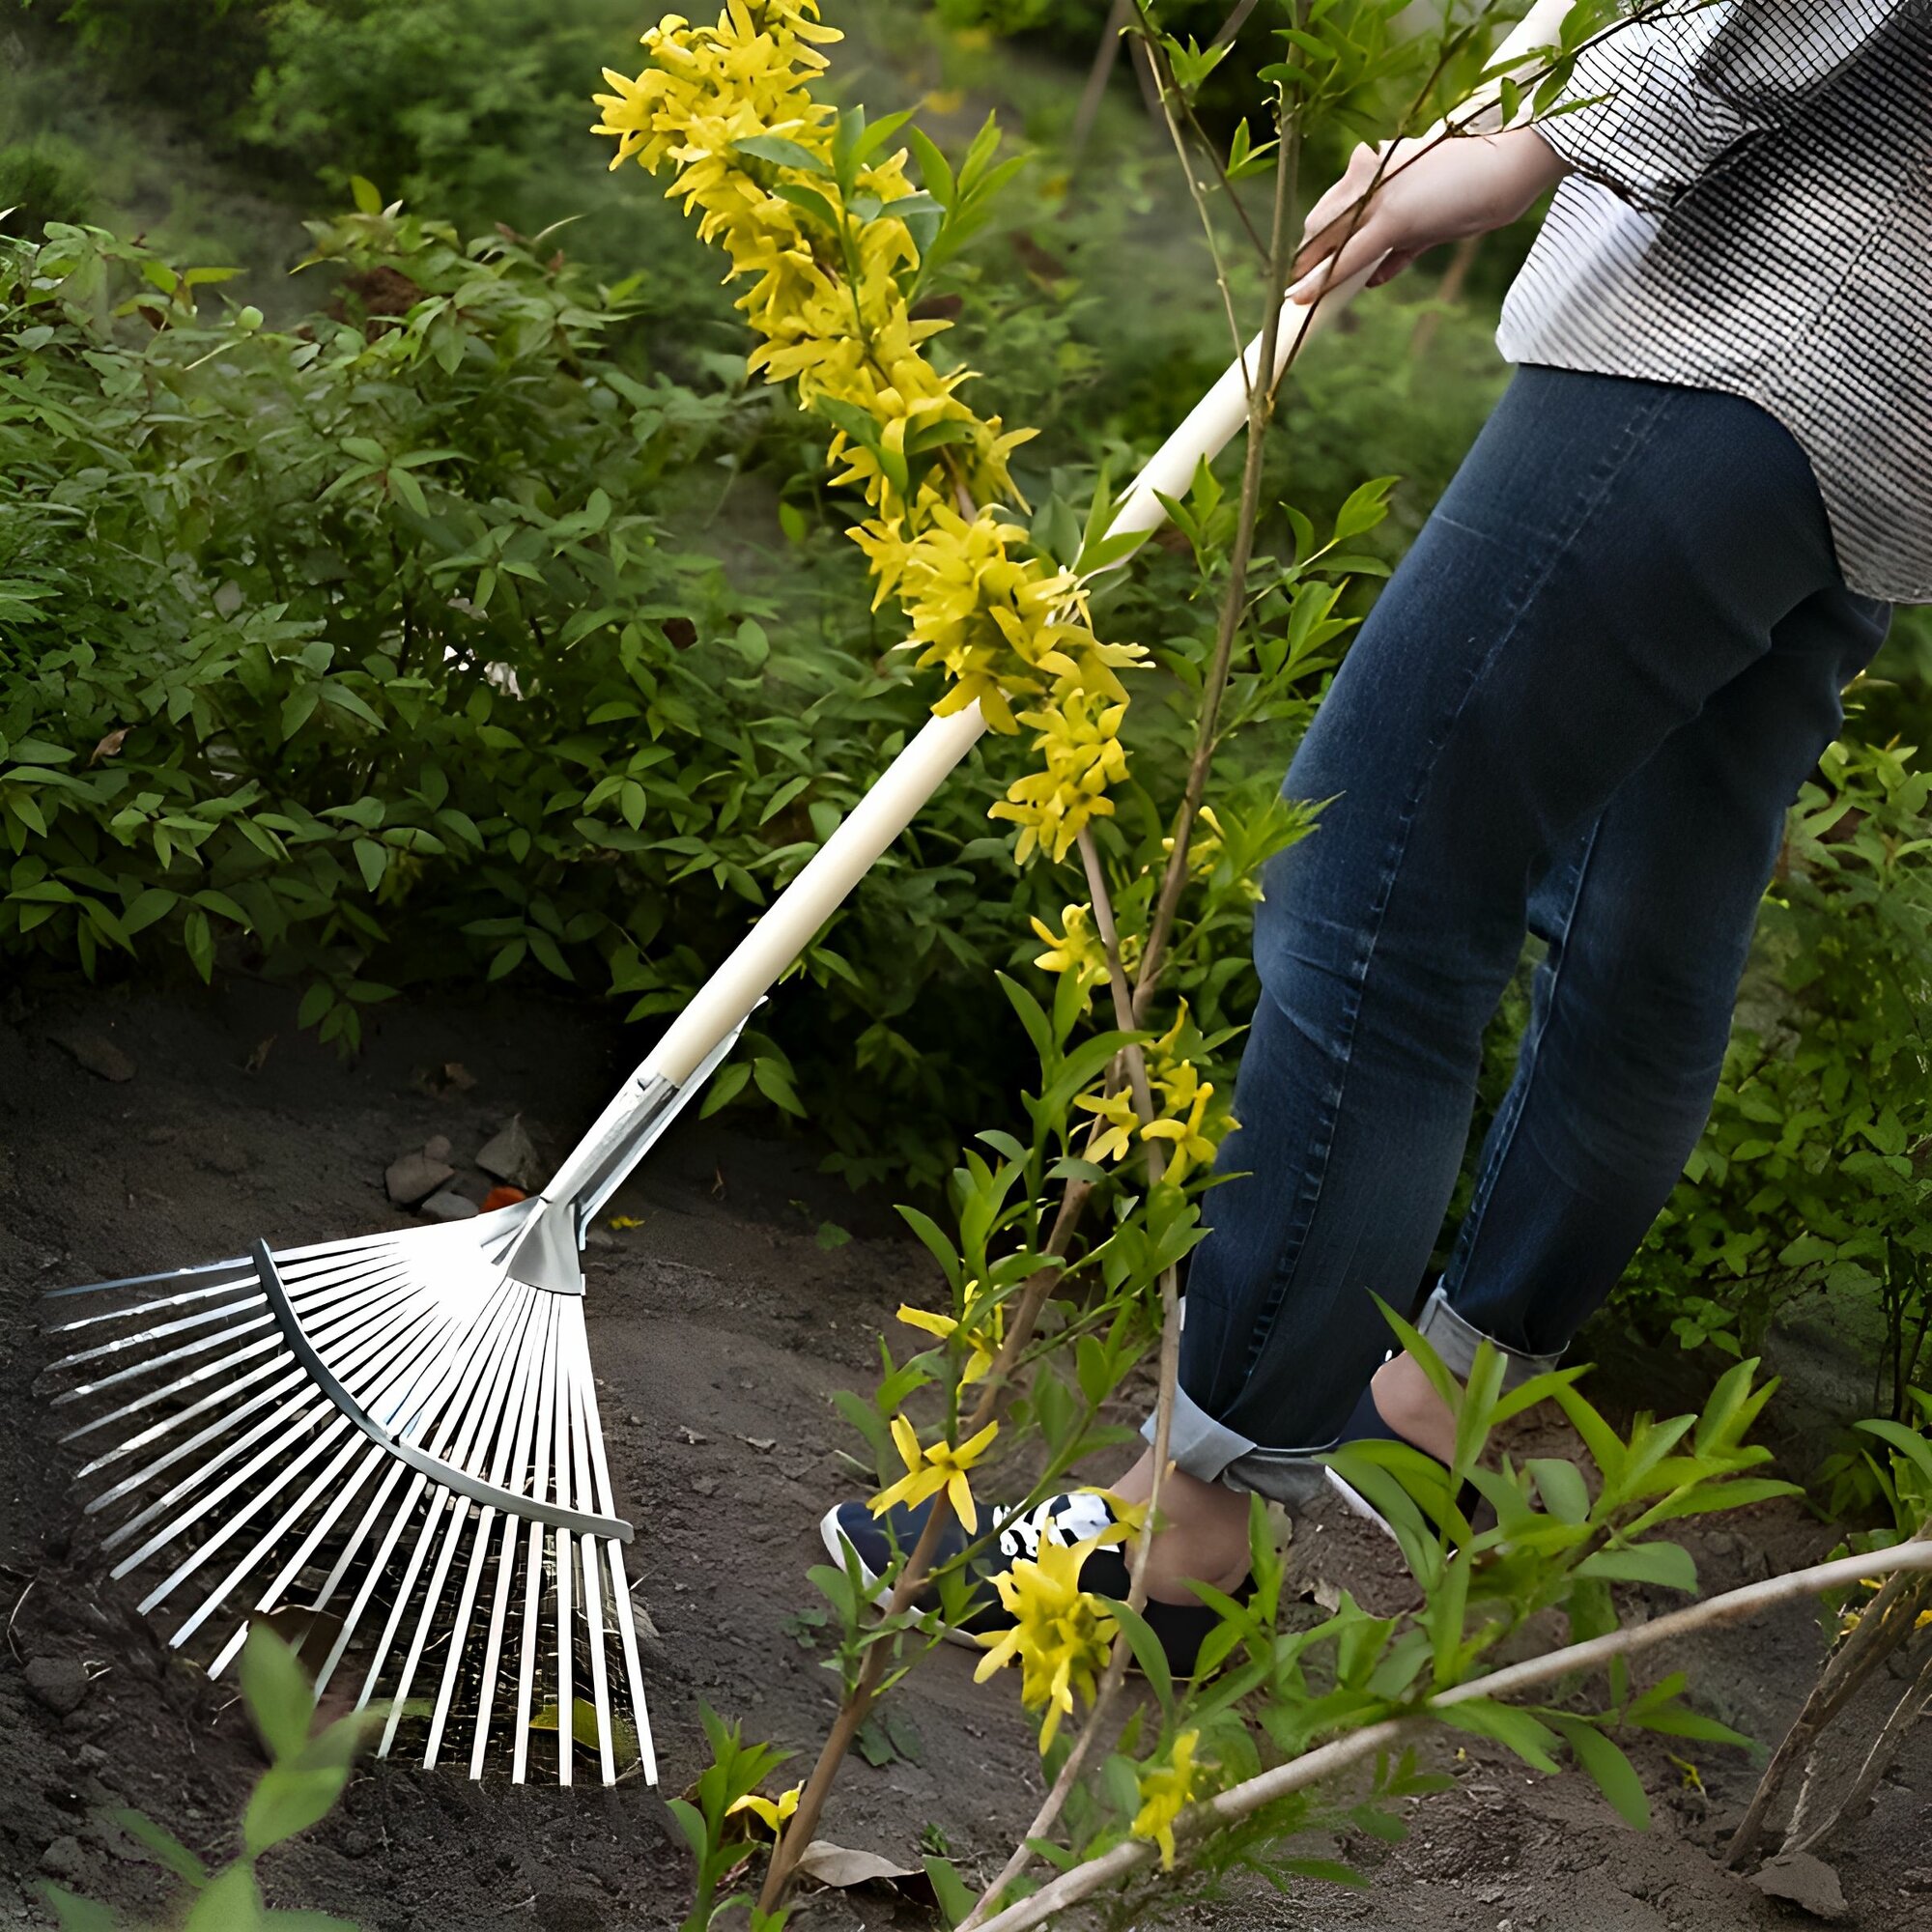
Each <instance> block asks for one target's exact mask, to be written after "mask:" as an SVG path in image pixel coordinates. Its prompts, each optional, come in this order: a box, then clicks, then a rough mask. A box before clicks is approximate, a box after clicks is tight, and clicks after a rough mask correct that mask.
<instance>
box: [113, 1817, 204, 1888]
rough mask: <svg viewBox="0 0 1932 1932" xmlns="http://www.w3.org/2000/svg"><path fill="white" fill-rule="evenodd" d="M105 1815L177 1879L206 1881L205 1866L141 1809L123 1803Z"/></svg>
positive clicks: (201, 1883)
mask: <svg viewBox="0 0 1932 1932" xmlns="http://www.w3.org/2000/svg"><path fill="white" fill-rule="evenodd" d="M107 1815H108V1816H109V1817H110V1818H112V1819H113V1820H114V1822H115V1823H116V1824H117V1825H119V1826H120V1827H121V1829H122V1830H123V1831H124V1832H126V1833H128V1836H129V1837H130V1838H133V1839H135V1840H136V1841H137V1842H138V1843H140V1844H141V1845H143V1846H145V1847H146V1848H147V1850H149V1851H150V1852H152V1853H153V1854H154V1855H155V1857H156V1859H157V1860H158V1861H160V1863H161V1864H163V1865H165V1866H166V1867H167V1869H168V1870H169V1871H171V1872H173V1873H174V1875H175V1876H176V1877H177V1878H180V1879H185V1880H186V1881H187V1883H188V1884H189V1885H193V1886H203V1885H206V1884H207V1883H208V1867H207V1866H206V1865H205V1864H203V1863H202V1861H200V1860H199V1859H198V1858H196V1857H195V1855H194V1854H193V1853H192V1852H191V1851H189V1850H188V1848H187V1847H186V1846H185V1844H183V1843H182V1841H181V1840H180V1839H179V1838H177V1837H176V1836H175V1834H174V1833H172V1832H170V1831H168V1830H166V1829H165V1828H164V1827H162V1826H160V1825H157V1824H156V1823H155V1821H154V1820H153V1819H152V1818H150V1817H149V1816H148V1814H147V1813H146V1812H145V1811H136V1810H134V1809H133V1808H132V1807H131V1806H128V1805H123V1806H122V1807H121V1808H119V1809H118V1810H114V1811H110V1812H109V1813H108V1814H107Z"/></svg>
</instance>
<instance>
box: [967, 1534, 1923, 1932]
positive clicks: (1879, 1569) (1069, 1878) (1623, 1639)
mask: <svg viewBox="0 0 1932 1932" xmlns="http://www.w3.org/2000/svg"><path fill="white" fill-rule="evenodd" d="M1887 1571H1890V1572H1894V1573H1905V1572H1911V1571H1917V1572H1919V1573H1921V1574H1924V1573H1932V1543H1927V1542H1923V1541H1918V1540H1915V1541H1914V1542H1911V1543H1904V1544H1900V1545H1898V1546H1897V1547H1896V1548H1891V1549H1883V1550H1876V1551H1874V1552H1872V1553H1871V1554H1869V1555H1864V1556H1843V1557H1840V1558H1838V1559H1837V1560H1836V1561H1835V1562H1832V1563H1819V1564H1815V1565H1813V1566H1812V1567H1811V1568H1809V1569H1805V1570H1796V1571H1793V1572H1791V1573H1790V1574H1789V1575H1787V1576H1783V1577H1768V1578H1766V1579H1765V1580H1764V1581H1763V1582H1759V1583H1747V1584H1746V1585H1745V1586H1744V1587H1743V1588H1742V1589H1739V1590H1729V1591H1726V1592H1725V1593H1724V1594H1723V1595H1722V1596H1719V1597H1712V1598H1710V1599H1708V1600H1707V1601H1706V1602H1704V1603H1701V1604H1693V1605H1690V1607H1689V1608H1688V1609H1682V1610H1674V1611H1672V1612H1671V1613H1670V1614H1668V1615H1667V1616H1662V1617H1658V1618H1655V1619H1653V1620H1652V1621H1651V1622H1650V1623H1646V1624H1634V1625H1633V1626H1631V1627H1630V1628H1628V1629H1625V1630H1616V1631H1611V1632H1610V1633H1608V1634H1606V1635H1604V1636H1599V1637H1592V1638H1590V1639H1589V1640H1588V1641H1587V1642H1584V1643H1573V1644H1568V1645H1566V1646H1565V1647H1564V1648H1563V1649H1561V1650H1554V1651H1551V1652H1549V1653H1548V1655H1547V1656H1544V1657H1536V1658H1531V1659H1529V1660H1528V1661H1527V1662H1522V1663H1514V1664H1510V1665H1509V1666H1507V1667H1506V1668H1504V1669H1502V1670H1496V1671H1492V1672H1491V1673H1490V1675H1489V1676H1487V1677H1475V1678H1471V1679H1470V1680H1469V1681H1468V1682H1467V1683H1464V1684H1458V1685H1455V1686H1453V1687H1452V1688H1451V1689H1449V1690H1444V1691H1441V1692H1439V1693H1438V1694H1437V1695H1436V1696H1435V1697H1432V1698H1430V1699H1429V1700H1428V1702H1427V1703H1426V1704H1425V1705H1424V1706H1423V1707H1422V1709H1421V1710H1420V1711H1419V1712H1417V1713H1415V1714H1413V1715H1407V1716H1403V1717H1398V1718H1391V1719H1385V1720H1384V1721H1382V1722H1380V1723H1377V1724H1371V1725H1369V1726H1368V1727H1367V1728H1366V1729H1364V1730H1360V1731H1355V1732H1352V1733H1350V1735H1349V1736H1348V1737H1345V1738H1338V1739H1337V1740H1336V1741H1335V1742H1334V1743H1333V1744H1328V1745H1323V1746H1321V1747H1320V1748H1319V1749H1316V1750H1312V1751H1307V1752H1304V1753H1303V1754H1302V1755H1301V1756H1300V1757H1297V1758H1293V1759H1291V1760H1290V1761H1289V1762H1288V1763H1287V1764H1282V1765H1276V1766H1275V1767H1274V1768H1273V1769H1272V1770H1269V1771H1264V1772H1263V1773H1262V1774H1261V1775H1260V1776H1258V1777H1250V1778H1246V1779H1244V1780H1243V1781H1242V1782H1241V1783H1239V1784H1235V1785H1231V1786H1230V1787H1229V1788H1228V1789H1227V1790H1226V1791H1223V1792H1220V1793H1219V1794H1218V1795H1216V1796H1215V1797H1213V1798H1210V1799H1208V1800H1206V1801H1205V1802H1204V1803H1202V1804H1194V1805H1190V1806H1189V1807H1188V1809H1187V1810H1185V1811H1183V1812H1182V1813H1181V1815H1180V1817H1179V1819H1177V1820H1176V1821H1175V1828H1174V1829H1175V1835H1176V1836H1177V1837H1182V1836H1188V1837H1192V1836H1196V1835H1198V1834H1200V1833H1203V1832H1205V1831H1209V1830H1212V1829H1213V1828H1214V1827H1215V1826H1218V1825H1228V1824H1233V1823H1234V1822H1235V1821H1236V1819H1240V1818H1246V1817H1248V1816H1250V1815H1251V1814H1252V1813H1254V1812H1256V1811H1259V1810H1261V1809H1262V1807H1263V1806H1264V1805H1267V1804H1274V1803H1276V1802H1277V1801H1278V1800H1280V1799H1283V1798H1287V1797H1289V1796H1291V1795H1293V1793H1294V1792H1297V1791H1304V1790H1306V1789H1307V1788H1308V1787H1309V1786H1310V1785H1312V1784H1319V1783H1321V1781H1322V1780H1323V1779H1324V1778H1328V1777H1332V1776H1335V1775H1336V1774H1337V1773H1339V1772H1344V1771H1349V1770H1351V1769H1353V1768H1354V1767H1355V1766H1356V1765H1359V1764H1362V1763H1364V1762H1366V1761H1367V1760H1369V1759H1371V1758H1373V1757H1376V1756H1377V1755H1378V1754H1379V1753H1381V1752H1383V1751H1387V1750H1392V1749H1395V1748H1396V1747H1399V1746H1402V1745H1405V1744H1407V1743H1409V1742H1411V1741H1412V1740H1413V1739H1415V1738H1416V1737H1418V1736H1420V1735H1422V1734H1423V1733H1424V1732H1425V1731H1427V1730H1428V1729H1429V1728H1430V1725H1431V1716H1430V1714H1431V1713H1433V1712H1436V1711H1442V1710H1446V1709H1449V1708H1451V1707H1453V1706H1455V1705H1457V1704H1465V1703H1468V1702H1470V1701H1472V1700H1473V1699H1476V1698H1479V1697H1483V1698H1493V1697H1502V1696H1507V1695H1510V1694H1512V1693H1514V1692H1516V1691H1520V1690H1535V1689H1537V1688H1538V1687H1540V1686H1542V1685H1545V1684H1549V1683H1552V1682H1554V1681H1555V1680H1557V1679H1559V1678H1562V1677H1567V1676H1569V1675H1570V1674H1571V1673H1572V1672H1573V1671H1574V1672H1582V1673H1587V1672H1590V1671H1594V1670H1600V1669H1602V1668H1603V1667H1604V1666H1605V1665H1606V1664H1608V1663H1610V1662H1613V1661H1615V1660H1616V1659H1618V1658H1626V1657H1634V1656H1635V1655H1636V1654H1637V1653H1638V1652H1640V1651H1646V1650H1653V1649H1655V1648H1656V1647H1657V1646H1658V1645H1660V1644H1663V1643H1670V1642H1673V1641H1675V1640H1676V1639H1677V1638H1679V1637H1684V1636H1690V1635H1692V1634H1696V1633H1698V1632H1700V1631H1704V1630H1708V1629H1711V1628H1712V1627H1714V1626H1716V1625H1719V1624H1727V1623H1737V1622H1741V1621H1742V1620H1743V1619H1745V1618H1747V1617H1751V1616H1755V1615H1758V1614H1759V1613H1761V1612H1762V1611H1765V1610H1772V1609H1776V1608H1777V1607H1778V1606H1779V1605H1783V1604H1788V1603H1794V1602H1797V1601H1798V1600H1799V1599H1801V1598H1804V1597H1814V1596H1819V1595H1822V1594H1824V1593H1825V1592H1827V1591H1830V1590H1835V1589H1838V1588H1841V1587H1842V1586H1844V1585H1846V1584H1850V1583H1856V1582H1859V1581H1861V1579H1863V1578H1864V1577H1873V1576H1879V1575H1882V1574H1884V1573H1885V1572H1887ZM1154 1849H1155V1848H1154V1846H1153V1844H1152V1842H1151V1840H1149V1839H1146V1838H1129V1839H1126V1840H1125V1841H1123V1842H1122V1843H1121V1844H1118V1845H1116V1846H1115V1847H1114V1848H1113V1850H1112V1851H1110V1852H1107V1853H1104V1854H1103V1855H1102V1856H1101V1857H1099V1858H1097V1859H1090V1860H1088V1861H1086V1862H1085V1863H1084V1864H1079V1865H1075V1866H1074V1867H1073V1869H1072V1870H1071V1871H1068V1872H1065V1873H1063V1874H1062V1875H1061V1876H1060V1877H1059V1878H1057V1879H1055V1880H1054V1881H1053V1882H1052V1883H1051V1884H1050V1885H1047V1886H1044V1887H1042V1888H1041V1889H1039V1890H1038V1891H1037V1892H1035V1893H1034V1894H1033V1895H1032V1897H1030V1898H1024V1899H1021V1900H1020V1902H1019V1903H1018V1904H1017V1905H1012V1906H1009V1907H1008V1908H1007V1910H1006V1911H1004V1912H1002V1913H1000V1914H998V1915H997V1916H996V1917H995V1918H989V1919H987V1920H986V1922H985V1924H984V1925H983V1926H982V1927H981V1928H980V1932H1029V1928H1031V1927H1033V1926H1036V1925H1044V1924H1045V1923H1046V1922H1047V1921H1048V1920H1049V1919H1051V1918H1054V1917H1055V1916H1056V1915H1058V1914H1059V1913H1062V1912H1065V1910H1066V1909H1067V1907H1068V1906H1071V1905H1074V1904H1077V1903H1078V1902H1079V1901H1080V1900H1081V1899H1083V1898H1090V1897H1092V1896H1093V1894H1094V1892H1096V1891H1098V1890H1100V1889H1102V1888H1103V1887H1106V1886H1110V1885H1112V1884H1114V1883H1116V1882H1117V1881H1118V1880H1120V1879H1123V1878H1125V1877H1126V1876H1127V1874H1128V1873H1129V1872H1131V1871H1133V1870H1134V1869H1135V1867H1136V1866H1139V1865H1143V1864H1145V1863H1146V1862H1147V1861H1148V1860H1150V1859H1151V1858H1152V1857H1153V1856H1154Z"/></svg>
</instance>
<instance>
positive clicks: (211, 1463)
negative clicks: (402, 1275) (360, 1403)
mask: <svg viewBox="0 0 1932 1932" xmlns="http://www.w3.org/2000/svg"><path fill="white" fill-rule="evenodd" d="M409 1346H410V1347H412V1348H419V1347H420V1346H425V1345H419V1344H418V1342H417V1341H416V1340H415V1338H413V1337H412V1338H410V1341H409ZM296 1386H299V1387H302V1388H304V1389H305V1391H306V1392H305V1393H304V1394H303V1395H301V1396H299V1397H298V1398H297V1400H296V1404H295V1407H294V1410H293V1412H290V1411H289V1409H288V1407H287V1406H286V1405H285V1406H284V1408H283V1409H281V1410H277V1411H273V1412H271V1413H270V1414H268V1415H266V1416H264V1417H263V1418H262V1419H261V1420H260V1421H259V1422H257V1423H256V1424H255V1425H254V1426H253V1427H252V1428H250V1429H247V1430H245V1431H243V1432H242V1434H241V1435H238V1436H236V1437H235V1438H234V1440H232V1441H231V1442H229V1443H228V1444H226V1446H225V1447H223V1448H222V1449H221V1450H220V1452H219V1453H218V1454H216V1455H213V1456H211V1457H210V1458H209V1459H208V1460H207V1461H206V1462H205V1463H201V1464H200V1465H199V1466H198V1467H197V1468H195V1469H193V1470H191V1471H190V1472H189V1473H188V1474H187V1475H185V1476H184V1477H183V1478H182V1479H181V1481H180V1482H178V1483H176V1484H175V1486H174V1487H173V1488H172V1489H171V1490H168V1491H167V1492H165V1493H163V1494H162V1495H159V1496H157V1497H156V1498H155V1499H154V1500H153V1501H152V1502H150V1503H149V1504H148V1506H147V1507H146V1508H145V1509H143V1510H141V1511H140V1512H139V1513H138V1514H137V1515H135V1516H132V1517H130V1518H128V1520H127V1521H126V1522H124V1523H122V1524H121V1526H120V1527H119V1528H118V1529H116V1530H114V1531H112V1532H111V1533H110V1534H109V1535H108V1536H107V1537H106V1538H105V1539H103V1541H102V1543H101V1548H102V1550H103V1551H106V1550H110V1549H114V1548H119V1547H120V1545H122V1544H123V1543H125V1542H127V1541H128V1539H129V1538H130V1537H133V1536H137V1535H139V1534H140V1532H141V1531H142V1530H143V1529H144V1528H146V1527H147V1525H148V1524H149V1523H151V1522H153V1521H154V1520H155V1519H156V1517H157V1516H160V1515H162V1514H164V1513H165V1512H166V1511H167V1510H169V1509H170V1508H172V1507H173V1506H174V1505H175V1504H176V1503H178V1502H179V1501H181V1500H182V1498H183V1497H184V1496H186V1495H188V1494H189V1493H190V1492H193V1491H194V1490H195V1489H197V1488H198V1487H199V1486H200V1485H201V1484H203V1483H205V1482H207V1481H209V1480H210V1479H211V1478H213V1476H214V1475H215V1474H216V1473H218V1472H219V1471H220V1470H222V1469H224V1468H226V1467H227V1466H228V1464H230V1463H233V1462H234V1461H235V1460H236V1459H237V1458H238V1457H241V1456H244V1455H246V1454H247V1452H248V1450H249V1449H250V1448H251V1447H253V1445H254V1444H255V1443H256V1442H258V1441H260V1440H261V1438H262V1437H263V1435H266V1434H267V1433H268V1432H269V1431H270V1430H272V1429H273V1428H275V1426H276V1425H277V1423H278V1422H282V1421H284V1420H286V1421H287V1423H288V1424H289V1426H290V1427H294V1425H295V1423H296V1422H297V1421H298V1420H299V1419H301V1418H302V1417H304V1416H306V1415H308V1414H309V1412H310V1411H314V1413H315V1414H316V1415H317V1416H321V1415H323V1414H325V1413H329V1414H332V1413H335V1412H336V1411H335V1409H334V1407H333V1405H332V1404H330V1403H328V1401H327V1397H326V1396H324V1395H323V1392H322V1391H321V1390H319V1389H317V1388H316V1387H315V1385H314V1384H313V1383H312V1382H310V1381H309V1380H308V1378H306V1377H305V1376H304V1375H303V1374H302V1373H301V1372H300V1369H299V1366H297V1369H296V1372H295V1373H294V1374H293V1375H291V1376H285V1377H284V1378H283V1379H282V1381H281V1382H280V1383H278V1384H276V1387H278V1388H289V1387H296ZM259 1406H261V1404H260V1402H259V1400H258V1401H255V1402H251V1403H249V1404H248V1405H247V1408H248V1409H249V1410H250V1411H252V1410H253V1409H254V1408H256V1407H259ZM239 1420H240V1417H239V1416H230V1417H228V1418H226V1419H224V1420H223V1421H221V1422H218V1423H215V1424H213V1425H211V1427H210V1428H208V1429H206V1430H204V1431H203V1432H202V1435H201V1438H198V1439H212V1438H214V1437H216V1436H219V1435H222V1434H223V1433H224V1432H225V1431H226V1430H228V1429H230V1428H232V1427H233V1426H234V1425H235V1423H236V1422H237V1421H239ZM270 1453H272V1452H270ZM169 1460H172V1459H171V1458H164V1459H163V1461H169ZM262 1461H263V1459H262V1458H257V1459H256V1461H255V1462H254V1463H251V1464H250V1465H249V1467H248V1469H247V1470H246V1471H244V1472H243V1474H244V1476H245V1475H246V1474H248V1473H252V1471H253V1470H254V1469H256V1468H259V1467H260V1466H261V1463H262ZM158 1466H160V1465H159V1464H158V1463H157V1464H156V1467H158ZM233 1482H234V1479H233V1478H231V1479H230V1481H229V1482H228V1483H227V1484H225V1485H224V1486H223V1488H222V1490H221V1491H220V1492H217V1494H225V1493H227V1492H228V1491H229V1490H230V1489H232V1487H233ZM197 1514H198V1512H190V1513H189V1514H187V1515H185V1516H184V1517H183V1518H182V1519H180V1520H178V1521H177V1522H176V1523H175V1524H174V1526H173V1528H171V1529H170V1530H169V1531H168V1532H166V1533H165V1534H164V1535H163V1536H162V1537H161V1538H159V1539H158V1540H157V1541H156V1543H153V1544H151V1545H149V1546H148V1547H147V1548H145V1549H144V1550H143V1552H142V1554H141V1555H140V1556H138V1557H134V1558H130V1559H129V1560H128V1563H126V1564H124V1565H123V1566H122V1567H121V1568H120V1569H118V1570H116V1571H115V1572H114V1575H115V1576H117V1577H119V1576H123V1575H125V1574H126V1572H127V1570H128V1569H129V1568H131V1567H133V1566H134V1565H135V1564H138V1563H140V1562H144V1561H145V1560H146V1559H147V1557H148V1556H151V1555H153V1554H154V1553H155V1551H156V1549H157V1548H161V1547H162V1546H163V1545H164V1544H165V1543H166V1542H168V1541H169V1540H170V1539H171V1538H172V1537H173V1536H174V1535H176V1534H178V1533H179V1532H180V1531H181V1530H182V1529H184V1528H185V1527H187V1526H188V1525H189V1524H191V1523H192V1522H193V1521H194V1520H196V1515H197Z"/></svg>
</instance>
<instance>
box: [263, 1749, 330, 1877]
mask: <svg viewBox="0 0 1932 1932" xmlns="http://www.w3.org/2000/svg"><path fill="white" fill-rule="evenodd" d="M348 1783H349V1768H348V1766H346V1765H341V1766H325V1767H319V1768H316V1769H310V1770H298V1768H297V1767H296V1766H295V1765H293V1764H276V1765H273V1766H271V1767H270V1769H269V1770H268V1771H266V1772H264V1773H263V1775H262V1781H261V1782H260V1783H259V1784H257V1785H256V1787H255V1792H254V1796H253V1797H251V1798H250V1799H249V1801H248V1809H247V1812H246V1813H245V1815H244V1816H243V1818H242V1821H241V1835H242V1838H243V1841H244V1842H245V1843H246V1845H247V1847H248V1856H249V1857H250V1858H258V1857H260V1855H261V1854H262V1853H264V1852H266V1851H267V1850H268V1849H269V1848H270V1846H271V1845H279V1844H280V1843H281V1842H282V1841H283V1840H284V1839H285V1838H293V1837H294V1836H295V1835H296V1833H298V1832H306V1831H307V1830H308V1828H309V1827H310V1826H311V1825H314V1824H318V1823H320V1822H321V1821H322V1820H323V1819H324V1818H326V1817H327V1816H328V1814H329V1812H330V1811H332V1810H333V1809H334V1808H335V1802H336V1800H337V1799H339V1798H340V1797H341V1796H342V1793H343V1791H344V1789H345V1788H346V1787H347V1785H348Z"/></svg>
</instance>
